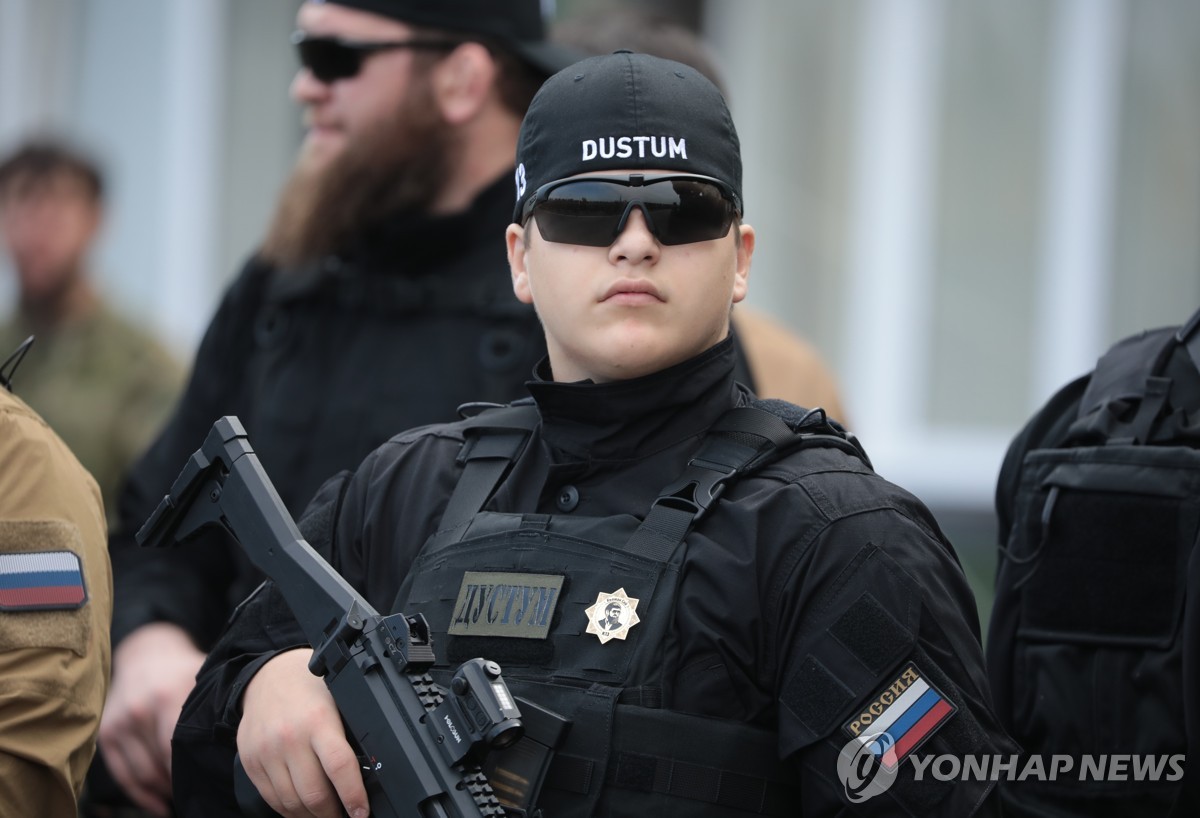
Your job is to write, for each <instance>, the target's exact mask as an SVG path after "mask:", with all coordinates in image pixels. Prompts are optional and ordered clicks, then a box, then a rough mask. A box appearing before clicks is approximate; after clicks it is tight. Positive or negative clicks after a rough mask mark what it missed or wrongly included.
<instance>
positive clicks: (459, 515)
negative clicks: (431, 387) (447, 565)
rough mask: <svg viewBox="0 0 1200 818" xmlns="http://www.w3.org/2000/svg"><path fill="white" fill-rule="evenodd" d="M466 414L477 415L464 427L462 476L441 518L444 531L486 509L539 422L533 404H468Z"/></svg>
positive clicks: (463, 409)
mask: <svg viewBox="0 0 1200 818" xmlns="http://www.w3.org/2000/svg"><path fill="white" fill-rule="evenodd" d="M464 411H466V412H471V411H477V412H478V414H475V415H474V416H472V417H470V418H468V419H467V420H466V422H465V423H464V425H463V435H464V438H465V439H464V441H463V446H462V449H460V450H459V452H458V462H459V463H461V464H462V466H463V473H462V476H461V477H460V478H459V480H458V483H457V485H455V487H454V493H453V494H451V495H450V501H449V502H448V503H447V505H446V511H445V512H444V513H443V514H442V522H441V527H442V529H443V530H446V529H451V528H454V527H456V526H459V525H462V524H464V523H466V522H468V521H469V520H470V519H471V518H472V517H473V516H474V515H475V514H477V513H478V512H479V510H480V509H481V508H483V505H484V503H486V502H487V501H488V498H489V497H491V496H492V492H494V491H495V490H496V487H497V486H498V485H500V481H501V480H503V479H504V475H505V474H506V473H507V472H508V470H509V468H510V467H511V466H512V464H513V462H514V461H515V460H516V459H517V457H519V456H520V454H521V451H522V450H523V449H524V448H525V443H526V441H527V440H528V439H529V436H530V435H531V434H532V433H533V430H534V429H535V428H536V427H537V424H538V422H539V421H540V417H539V415H538V411H537V407H536V406H534V405H533V403H532V402H531V401H530V402H526V401H520V402H517V403H514V404H512V405H510V406H480V405H479V404H469V405H468V406H466V407H462V408H460V409H459V412H460V413H462V412H464Z"/></svg>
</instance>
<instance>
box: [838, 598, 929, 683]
mask: <svg viewBox="0 0 1200 818" xmlns="http://www.w3.org/2000/svg"><path fill="white" fill-rule="evenodd" d="M829 632H830V634H832V635H833V638H834V639H837V640H838V641H839V642H841V643H842V646H843V647H845V648H846V650H848V651H850V652H851V653H852V654H854V656H855V657H857V658H858V660H859V661H861V662H862V663H863V664H864V665H866V666H867V669H868V670H870V671H871V672H872V673H882V672H884V671H885V670H887V669H888V668H890V667H892V666H894V665H895V663H896V662H897V661H899V659H900V658H901V657H902V656H903V655H904V654H905V652H907V650H908V646H909V643H910V641H911V637H912V634H911V633H909V631H908V629H907V628H905V627H904V625H902V624H900V620H898V619H896V617H894V616H892V615H891V614H890V613H888V611H887V609H885V608H884V607H883V605H881V604H880V603H879V600H877V599H876V598H875V597H874V596H873V595H872V594H871V593H869V592H868V593H865V594H863V595H862V596H861V597H859V598H858V601H857V602H855V603H854V604H853V605H851V606H850V607H849V608H848V609H847V610H846V612H845V613H844V614H842V615H841V616H839V617H838V619H837V621H836V622H834V623H833V627H831V628H830V629H829ZM889 648H890V649H889Z"/></svg>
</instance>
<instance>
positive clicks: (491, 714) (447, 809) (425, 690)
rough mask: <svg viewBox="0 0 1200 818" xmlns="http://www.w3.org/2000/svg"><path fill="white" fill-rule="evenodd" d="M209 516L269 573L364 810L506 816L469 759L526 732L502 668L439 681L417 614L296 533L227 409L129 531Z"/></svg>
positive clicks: (167, 532) (192, 525)
mask: <svg viewBox="0 0 1200 818" xmlns="http://www.w3.org/2000/svg"><path fill="white" fill-rule="evenodd" d="M210 525H215V526H219V527H221V528H223V529H225V530H226V531H228V532H229V534H230V535H231V536H232V537H233V538H234V539H235V540H236V541H237V542H238V543H239V544H240V546H241V547H242V549H243V550H244V551H245V552H246V554H247V556H248V557H249V558H250V560H251V561H252V562H253V563H254V564H255V565H256V566H257V567H258V568H259V569H260V570H261V571H263V573H265V574H266V575H267V576H269V577H270V578H271V579H272V580H274V582H275V584H276V585H277V586H278V588H279V590H280V592H281V593H282V594H283V596H284V598H285V600H286V601H287V603H288V605H289V606H290V607H291V609H292V612H293V614H294V615H295V617H296V619H297V621H298V622H299V624H300V626H301V627H302V628H303V630H304V633H305V636H306V637H307V638H308V640H309V642H310V643H311V644H312V646H313V657H312V661H311V662H310V664H309V669H310V670H311V671H312V672H313V673H314V674H315V675H318V676H323V677H324V679H325V683H326V685H328V687H329V690H330V692H331V693H332V694H333V698H334V701H335V702H336V703H337V706H338V710H339V711H340V712H341V715H342V720H343V722H344V723H345V725H346V729H347V732H348V734H349V736H350V738H351V741H352V743H354V744H355V745H356V749H357V750H358V752H359V758H360V761H361V762H362V766H363V771H364V772H363V778H364V781H365V783H366V786H367V792H368V795H369V797H370V801H371V815H373V816H376V818H389V817H393V816H394V818H400V817H401V816H412V815H418V816H421V818H492V817H493V816H494V817H495V818H502V816H504V815H506V813H505V811H504V808H503V807H502V806H501V804H500V802H499V801H498V800H497V799H496V796H495V794H494V793H493V791H492V788H491V786H490V784H489V783H488V780H487V778H486V777H485V776H484V774H483V773H482V772H481V770H480V766H479V765H480V763H481V762H482V761H483V759H484V757H485V755H486V753H487V751H488V750H490V749H492V748H503V747H508V746H510V745H512V744H513V743H515V742H516V741H517V740H519V739H520V738H521V736H522V734H523V731H524V728H523V726H522V722H521V712H520V710H519V708H518V707H517V704H516V701H515V699H514V698H513V697H512V696H511V695H510V694H509V691H508V687H507V686H506V685H505V683H504V679H503V676H502V675H501V672H500V666H499V665H497V664H496V663H495V662H490V661H486V660H484V659H473V660H471V661H469V662H466V663H465V664H463V665H462V666H461V667H459V669H458V671H457V673H456V674H455V676H454V679H453V681H452V682H451V684H450V687H449V689H443V688H441V687H440V686H438V685H437V684H435V683H434V681H433V679H432V678H431V677H430V676H428V675H427V674H426V671H427V670H428V669H429V668H430V666H431V665H432V664H433V661H434V656H433V646H432V643H431V641H430V636H429V627H428V625H427V624H426V622H425V619H424V617H423V616H421V615H420V614H417V615H413V616H406V615H405V614H402V613H397V614H392V615H390V616H381V615H380V614H379V613H378V612H377V611H375V609H374V608H372V607H371V605H370V603H368V602H367V600H366V599H364V598H363V597H362V596H361V595H360V594H359V593H358V592H357V591H356V590H354V588H352V587H351V586H350V584H349V583H347V582H346V581H345V579H343V578H342V577H341V576H340V575H339V574H338V573H337V572H336V571H334V570H333V568H332V567H331V566H330V565H329V563H327V562H326V561H325V560H324V559H323V558H322V557H321V556H320V555H319V554H318V553H317V552H316V551H314V550H313V548H312V546H310V545H309V544H308V543H307V542H305V541H304V539H303V537H301V535H300V531H299V529H298V528H297V527H296V524H295V522H294V521H293V520H292V518H291V516H290V515H289V514H288V511H287V508H286V507H285V506H284V504H283V501H282V500H280V498H279V495H278V493H277V492H276V491H275V488H274V486H272V484H271V481H270V479H269V478H268V477H267V475H266V472H265V471H264V470H263V468H262V465H261V464H260V463H259V460H258V457H257V455H255V453H254V450H253V449H252V448H251V447H250V443H249V441H248V440H247V439H246V431H245V429H244V428H243V427H242V424H241V423H240V422H239V421H238V419H237V418H236V417H224V418H221V419H220V420H218V421H217V422H216V423H215V424H214V425H213V427H212V430H211V431H210V432H209V434H208V436H207V438H206V439H205V441H204V445H203V446H202V447H201V448H200V449H199V450H198V451H197V452H195V453H194V454H193V455H192V456H191V457H190V458H189V459H188V461H187V463H186V465H185V466H184V468H183V471H182V472H181V473H180V475H179V477H178V478H177V479H176V480H175V483H174V484H173V485H172V486H171V492H170V494H168V495H167V496H166V497H165V498H163V500H162V502H161V503H160V504H159V506H158V508H157V509H156V510H155V511H154V514H152V515H151V516H150V518H149V519H148V520H147V521H146V523H145V525H143V526H142V528H141V530H140V531H139V532H138V534H137V540H138V543H139V544H140V545H142V546H143V547H151V546H153V547H162V546H165V545H172V544H176V543H180V542H184V541H186V540H188V539H189V538H191V537H192V536H193V535H195V534H196V533H197V532H198V531H200V530H201V529H202V528H205V527H207V526H210ZM520 812H523V811H522V810H519V811H518V814H519V813H520Z"/></svg>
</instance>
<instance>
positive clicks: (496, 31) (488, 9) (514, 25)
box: [310, 0, 579, 76]
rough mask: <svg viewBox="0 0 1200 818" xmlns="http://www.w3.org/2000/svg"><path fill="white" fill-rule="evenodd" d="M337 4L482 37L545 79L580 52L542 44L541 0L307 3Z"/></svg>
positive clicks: (320, 0) (338, 0) (334, 0)
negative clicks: (530, 67) (543, 75)
mask: <svg viewBox="0 0 1200 818" xmlns="http://www.w3.org/2000/svg"><path fill="white" fill-rule="evenodd" d="M310 2H314V3H324V2H330V3H336V4H337V5H339V6H349V7H351V8H356V9H359V10H361V11H369V12H371V13H372V14H378V15H380V16H382V17H391V18H392V19H394V20H399V21H401V22H403V23H409V24H410V25H414V26H427V27H429V28H440V29H445V30H447V31H458V32H462V33H464V34H474V35H476V36H479V37H485V38H487V39H489V40H491V41H493V42H495V43H498V44H499V45H501V46H503V47H504V48H507V49H508V50H509V51H511V52H512V53H513V54H515V55H516V56H517V57H519V58H520V59H521V60H522V61H524V62H525V63H527V64H528V65H530V66H532V67H533V68H535V69H537V70H538V71H540V72H541V73H542V74H545V75H547V76H549V75H550V74H553V73H554V72H555V71H558V70H559V69H561V68H564V67H566V66H568V65H570V64H571V63H573V62H574V61H575V60H577V59H579V52H577V51H574V50H572V49H569V48H566V47H564V46H560V45H557V44H555V43H551V42H548V41H547V40H546V22H545V20H544V19H543V17H542V4H541V0H310Z"/></svg>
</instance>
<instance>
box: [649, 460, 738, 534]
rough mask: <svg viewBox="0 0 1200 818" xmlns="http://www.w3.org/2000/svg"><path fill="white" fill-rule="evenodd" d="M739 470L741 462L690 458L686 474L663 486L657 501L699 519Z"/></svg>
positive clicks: (655, 502) (656, 502)
mask: <svg viewBox="0 0 1200 818" xmlns="http://www.w3.org/2000/svg"><path fill="white" fill-rule="evenodd" d="M737 473H738V467H737V466H729V465H726V464H724V463H716V462H713V461H712V460H704V459H703V458H699V457H696V458H693V459H692V460H690V461H688V464H687V469H685V470H684V473H683V476H682V477H680V478H679V479H678V480H676V481H675V482H674V483H672V484H671V485H669V486H667V487H666V488H665V489H663V492H662V494H660V495H659V496H658V498H657V499H656V500H655V501H654V505H656V506H659V505H661V506H665V507H667V508H672V509H677V510H679V511H686V512H689V513H690V514H691V515H692V520H693V521H695V520H698V519H699V518H700V517H701V516H702V515H703V514H704V513H705V512H706V511H708V509H709V507H710V506H711V505H712V504H713V503H714V502H716V500H717V498H718V497H720V496H721V494H722V493H723V492H724V491H725V484H726V482H727V481H728V480H729V479H730V478H731V477H734V476H735V475H736V474H737Z"/></svg>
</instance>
